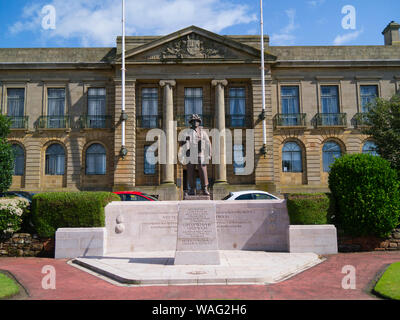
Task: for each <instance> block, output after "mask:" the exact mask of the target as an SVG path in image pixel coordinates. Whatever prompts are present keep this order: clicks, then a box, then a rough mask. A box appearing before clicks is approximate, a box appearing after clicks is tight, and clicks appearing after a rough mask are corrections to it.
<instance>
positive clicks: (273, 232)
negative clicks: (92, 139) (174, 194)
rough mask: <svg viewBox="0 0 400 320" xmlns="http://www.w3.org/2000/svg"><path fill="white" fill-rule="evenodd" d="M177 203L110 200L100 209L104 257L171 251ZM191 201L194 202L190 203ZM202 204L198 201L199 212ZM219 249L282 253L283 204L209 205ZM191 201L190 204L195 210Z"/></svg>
mask: <svg viewBox="0 0 400 320" xmlns="http://www.w3.org/2000/svg"><path fill="white" fill-rule="evenodd" d="M182 203H183V202H180V201H168V202H113V203H110V204H109V205H108V206H107V207H106V209H105V212H106V229H107V243H106V253H107V254H110V253H119V252H135V251H163V250H171V251H175V250H176V249H177V238H178V211H179V209H178V207H179V205H180V204H182ZM196 203H197V202H196ZM206 203H208V202H201V203H200V204H199V206H198V208H202V204H203V206H204V205H205V204H206ZM212 203H213V204H215V209H216V222H217V237H218V249H219V250H262V251H276V252H288V251H289V244H288V230H289V216H288V213H287V208H286V202H285V201H284V200H279V201H272V200H265V201H264V200H261V201H212ZM194 204H195V203H194V202H192V201H191V202H190V204H188V205H190V206H191V207H192V208H195V206H194Z"/></svg>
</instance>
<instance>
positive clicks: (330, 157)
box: [322, 141, 342, 172]
mask: <svg viewBox="0 0 400 320" xmlns="http://www.w3.org/2000/svg"><path fill="white" fill-rule="evenodd" d="M341 156H342V150H341V149H340V146H339V145H338V144H337V143H336V142H333V141H328V142H326V143H325V145H324V147H323V148H322V162H323V166H324V172H329V171H331V168H330V165H331V164H332V163H334V162H335V159H336V158H340V157H341Z"/></svg>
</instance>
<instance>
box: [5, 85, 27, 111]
mask: <svg viewBox="0 0 400 320" xmlns="http://www.w3.org/2000/svg"><path fill="white" fill-rule="evenodd" d="M24 103H25V89H7V115H8V116H9V117H23V116H24Z"/></svg>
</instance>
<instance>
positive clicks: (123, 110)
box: [121, 0, 126, 156]
mask: <svg viewBox="0 0 400 320" xmlns="http://www.w3.org/2000/svg"><path fill="white" fill-rule="evenodd" d="M121 71H122V106H121V112H122V115H121V117H122V122H121V129H122V143H121V144H122V146H121V151H122V155H123V156H124V155H125V153H126V149H125V120H126V117H125V0H122V69H121Z"/></svg>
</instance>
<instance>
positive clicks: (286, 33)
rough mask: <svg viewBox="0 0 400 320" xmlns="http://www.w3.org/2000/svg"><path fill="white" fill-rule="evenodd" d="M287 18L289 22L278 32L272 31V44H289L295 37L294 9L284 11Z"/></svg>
mask: <svg viewBox="0 0 400 320" xmlns="http://www.w3.org/2000/svg"><path fill="white" fill-rule="evenodd" d="M285 12H286V15H287V16H288V18H289V23H288V25H287V26H286V27H284V28H283V29H282V30H280V32H279V33H273V34H272V36H271V44H273V45H277V46H280V45H289V44H292V43H293V41H294V40H295V39H296V37H295V36H294V35H293V31H295V30H296V29H297V28H298V26H297V25H296V24H295V18H296V10H295V9H288V10H286V11H285Z"/></svg>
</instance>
